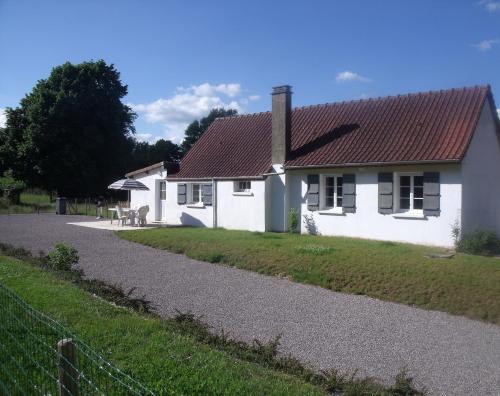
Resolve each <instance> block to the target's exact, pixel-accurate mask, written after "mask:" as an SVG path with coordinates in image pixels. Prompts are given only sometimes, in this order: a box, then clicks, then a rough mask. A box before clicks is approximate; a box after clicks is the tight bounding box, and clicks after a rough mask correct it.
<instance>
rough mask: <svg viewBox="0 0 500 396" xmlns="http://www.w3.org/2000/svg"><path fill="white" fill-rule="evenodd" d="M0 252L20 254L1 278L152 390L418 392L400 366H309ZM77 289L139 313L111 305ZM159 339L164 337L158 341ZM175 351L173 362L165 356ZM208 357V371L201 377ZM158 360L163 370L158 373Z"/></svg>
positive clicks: (2, 262)
mask: <svg viewBox="0 0 500 396" xmlns="http://www.w3.org/2000/svg"><path fill="white" fill-rule="evenodd" d="M0 252H1V253H6V254H9V255H12V256H15V257H17V258H19V259H21V260H23V261H20V260H18V259H15V258H12V257H6V256H1V255H0V281H1V282H2V283H4V284H6V285H7V286H8V287H10V288H12V289H13V290H14V291H15V292H17V293H18V294H20V295H21V297H23V298H24V299H25V300H27V302H28V303H30V304H32V305H33V306H34V308H36V309H39V310H41V311H42V312H44V313H46V314H48V315H50V316H52V317H54V318H55V319H56V320H58V321H59V322H61V323H62V324H63V325H65V326H67V327H69V328H71V329H72V330H73V331H74V332H77V333H78V334H80V335H82V336H83V337H84V338H85V337H89V339H92V340H93V342H92V343H91V346H93V347H94V348H95V349H96V350H97V351H99V352H100V353H101V354H103V355H104V356H105V357H106V358H107V359H108V360H110V361H112V362H113V363H114V364H116V365H117V366H118V367H121V368H122V369H123V370H124V371H125V372H126V373H128V374H130V375H132V376H133V377H135V378H136V379H138V380H140V381H142V382H143V383H144V384H145V385H146V386H148V387H149V388H150V389H152V390H154V391H155V392H156V393H158V394H262V392H264V393H265V394H324V393H338V392H341V393H342V394H346V395H348V394H352V395H357V394H366V395H368V394H369V395H381V396H385V395H387V396H390V395H421V394H422V393H421V392H419V391H417V390H415V389H414V388H413V387H412V380H411V378H409V377H408V376H407V375H406V373H405V372H402V373H400V374H399V375H398V376H397V377H396V381H395V384H394V385H393V386H392V387H390V388H384V387H383V386H381V385H380V384H378V383H376V382H375V381H373V380H371V379H369V378H367V379H363V378H358V377H356V376H355V373H354V374H353V375H352V376H346V375H341V374H340V373H338V372H337V371H335V370H330V371H323V372H315V371H314V370H312V369H309V368H307V367H305V366H303V365H302V364H301V363H300V362H299V361H298V360H297V359H295V358H293V357H290V356H281V355H278V346H279V337H278V338H277V339H275V340H272V341H271V342H269V343H261V342H259V341H258V340H255V341H254V342H253V344H246V343H243V342H240V341H235V340H232V339H230V338H228V337H227V335H226V334H225V333H224V331H223V330H222V331H221V332H220V333H219V334H216V333H214V332H212V329H211V328H210V326H208V325H206V324H205V323H203V322H202V321H201V320H200V319H199V318H196V317H195V316H194V315H192V314H190V313H181V312H178V314H177V315H176V316H175V318H173V319H168V320H161V319H159V318H158V317H156V316H152V315H151V314H149V315H144V312H150V310H149V309H144V306H143V305H135V302H136V301H140V302H141V304H143V303H144V301H145V300H144V299H141V298H135V297H133V296H132V294H133V289H132V290H131V291H130V292H128V293H124V292H123V291H122V290H121V288H119V287H117V286H109V285H107V284H106V283H104V282H101V281H96V280H85V279H83V277H82V276H83V273H82V272H81V271H76V270H73V269H69V268H67V267H66V266H64V267H59V266H57V267H54V266H52V265H51V263H50V255H49V256H44V255H42V254H40V256H39V257H33V256H32V255H31V254H30V253H29V252H27V251H26V250H24V249H21V248H13V247H11V246H9V245H0ZM70 261H71V260H70ZM33 266H36V267H39V269H36V268H33ZM41 269H44V270H45V271H42V270H41ZM71 282H72V283H71ZM75 286H77V288H76V287H75ZM81 289H84V290H86V291H87V292H90V293H93V294H94V293H95V294H97V295H98V296H100V297H103V298H104V299H105V300H108V301H112V302H113V303H117V304H118V305H121V306H124V307H129V308H132V309H134V310H135V311H138V312H140V314H138V313H137V312H133V311H131V310H123V309H119V308H117V307H115V306H110V305H109V304H107V303H106V302H105V301H103V300H102V299H98V300H96V299H95V298H92V297H91V295H90V294H88V293H85V292H84V291H83V290H81ZM117 296H120V297H121V300H119V299H117ZM146 304H148V302H146ZM159 341H160V342H161V341H165V342H166V343H165V344H161V346H159V345H158V342H159ZM145 351H146V353H145ZM161 352H164V353H165V355H163V354H162V353H161ZM205 354H207V355H210V356H204V355H205ZM174 356H175V357H177V359H173V360H174V361H175V362H176V363H177V364H176V365H172V363H173V362H172V361H170V360H171V359H172V357H174ZM207 358H210V362H209V364H208V365H207V364H206V359H207ZM214 363H215V364H216V365H215V370H214V371H210V375H211V376H210V375H207V374H208V373H207V370H210V369H211V368H212V366H211V365H212V364H214ZM158 366H159V367H166V369H167V370H170V371H166V372H165V371H159V370H158V371H157V370H156V369H157V368H158ZM159 372H161V373H162V374H161V375H158V373H159ZM248 375H249V376H250V377H246V376H248ZM189 378H193V379H194V380H193V381H189V380H188V379H189Z"/></svg>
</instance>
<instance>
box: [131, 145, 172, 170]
mask: <svg viewBox="0 0 500 396" xmlns="http://www.w3.org/2000/svg"><path fill="white" fill-rule="evenodd" d="M180 158H181V148H180V147H179V146H178V145H177V144H175V143H172V142H171V141H170V140H164V139H160V140H158V141H157V142H156V143H154V144H149V143H147V142H138V141H135V143H134V148H133V152H132V161H131V162H130V163H129V165H128V169H127V170H128V171H131V170H135V169H139V168H143V167H145V166H148V165H151V164H156V163H158V162H161V161H167V162H176V161H179V160H180Z"/></svg>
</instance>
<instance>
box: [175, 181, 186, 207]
mask: <svg viewBox="0 0 500 396" xmlns="http://www.w3.org/2000/svg"><path fill="white" fill-rule="evenodd" d="M186 190H187V185H186V184H185V183H177V204H179V205H184V204H185V203H186Z"/></svg>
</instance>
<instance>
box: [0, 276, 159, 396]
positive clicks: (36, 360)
mask: <svg viewBox="0 0 500 396" xmlns="http://www.w3.org/2000/svg"><path fill="white" fill-rule="evenodd" d="M0 394H5V395H34V394H35V395H58V394H59V395H64V396H75V395H153V393H152V392H151V391H149V390H148V389H146V388H145V387H144V386H143V385H141V384H140V383H138V382H137V381H135V380H134V379H133V378H131V377H130V376H129V375H127V374H125V373H123V372H122V371H120V370H119V369H117V368H116V367H114V366H112V365H111V364H110V363H109V362H107V361H106V360H105V359H104V358H103V357H101V356H100V355H99V354H97V353H96V352H94V351H93V350H92V349H91V348H90V347H89V346H87V345H86V344H85V343H84V342H82V341H81V340H79V339H78V337H76V336H75V335H74V334H72V333H71V332H70V331H69V330H67V329H65V328H64V327H63V326H62V325H60V324H59V323H57V322H56V321H54V320H52V319H51V318H49V317H48V316H46V315H44V314H42V313H41V312H38V311H36V310H35V309H33V308H32V307H31V306H29V305H28V304H27V303H26V302H24V301H23V300H22V299H21V298H20V297H18V296H17V295H16V294H15V293H13V292H12V291H10V290H9V289H7V288H6V287H5V286H4V285H2V284H1V283H0Z"/></svg>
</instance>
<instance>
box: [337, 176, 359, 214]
mask: <svg viewBox="0 0 500 396" xmlns="http://www.w3.org/2000/svg"><path fill="white" fill-rule="evenodd" d="M341 195H342V201H341V205H339V206H342V209H343V212H344V213H355V212H356V175H355V174H354V173H347V174H344V175H342V194H341Z"/></svg>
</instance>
